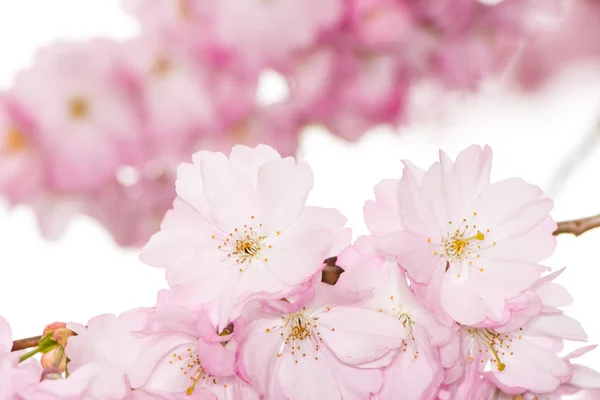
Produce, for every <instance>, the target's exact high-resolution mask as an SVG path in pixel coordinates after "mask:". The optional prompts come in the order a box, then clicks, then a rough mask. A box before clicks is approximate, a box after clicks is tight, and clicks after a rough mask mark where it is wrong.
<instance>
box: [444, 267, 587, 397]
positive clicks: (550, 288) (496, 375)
mask: <svg viewBox="0 0 600 400" xmlns="http://www.w3.org/2000/svg"><path fill="white" fill-rule="evenodd" d="M555 277H556V274H552V275H549V276H548V277H545V278H542V280H540V282H539V283H538V285H537V286H536V287H535V288H534V290H535V292H537V293H539V294H540V295H539V298H540V300H541V302H542V307H541V308H540V307H539V306H535V309H536V310H537V311H539V313H538V314H537V315H535V316H533V317H531V316H529V315H528V314H527V313H524V314H525V315H526V318H523V315H522V314H519V313H517V314H516V315H515V316H514V318H515V319H516V321H512V318H511V320H509V321H508V322H507V323H506V324H504V325H502V326H496V327H494V328H491V327H487V328H476V327H470V326H462V327H461V328H460V335H459V341H460V352H461V354H462V355H459V360H458V361H457V363H456V364H455V365H454V366H453V367H452V369H456V368H458V369H461V368H463V366H464V365H466V369H465V372H464V375H463V381H462V383H460V384H459V386H463V387H462V389H461V390H462V391H464V392H465V393H471V392H472V391H473V390H474V389H473V388H472V385H475V384H476V382H477V380H478V379H479V373H481V372H483V371H484V369H485V367H486V366H487V364H488V363H490V365H491V370H490V372H489V373H486V376H487V379H489V380H490V381H491V382H493V384H494V385H495V386H496V387H498V388H500V389H501V390H502V391H503V392H505V393H512V394H519V393H523V392H525V391H531V392H534V393H546V392H552V391H554V390H556V389H557V388H558V387H559V386H560V385H561V384H564V383H566V382H567V381H569V380H570V379H571V376H572V373H573V370H572V368H571V365H570V363H569V361H568V360H569V359H568V358H560V357H559V356H558V352H559V351H561V350H562V348H563V341H564V340H577V341H582V340H585V339H586V337H587V336H586V334H585V332H584V331H583V328H582V327H581V325H580V324H579V322H577V321H576V320H574V319H572V318H570V317H568V316H567V315H565V314H564V313H563V312H562V311H560V309H558V308H557V307H556V306H557V305H562V304H561V303H565V302H564V300H565V299H564V298H565V296H564V289H563V288H562V287H560V286H559V285H557V284H554V283H552V279H553V278H555ZM546 302H547V303H548V304H545V303H546ZM566 303H568V302H566Z"/></svg>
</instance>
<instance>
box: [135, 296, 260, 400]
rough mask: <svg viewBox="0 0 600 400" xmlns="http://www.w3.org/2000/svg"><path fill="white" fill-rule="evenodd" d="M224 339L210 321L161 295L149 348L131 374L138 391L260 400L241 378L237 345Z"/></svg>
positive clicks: (150, 323) (150, 327)
mask: <svg viewBox="0 0 600 400" xmlns="http://www.w3.org/2000/svg"><path fill="white" fill-rule="evenodd" d="M231 336H232V335H231V334H229V335H223V336H219V335H217V333H216V328H215V327H214V326H213V325H212V323H211V322H210V320H209V319H208V318H207V316H206V315H204V314H202V313H200V314H198V313H195V312H192V311H191V310H187V309H186V308H184V307H181V306H177V305H175V304H172V303H171V302H170V300H169V298H168V293H167V292H166V291H163V292H161V293H160V294H159V300H158V304H157V305H156V308H155V310H154V311H153V313H152V314H151V315H150V317H149V321H148V325H147V329H146V332H145V333H144V337H145V338H146V340H147V341H146V344H145V345H144V347H143V348H142V350H141V352H140V356H139V357H138V358H137V359H136V363H135V364H136V365H135V367H134V369H133V371H132V373H131V374H130V377H131V383H132V386H134V387H143V388H145V389H147V390H154V391H160V392H173V393H179V392H186V393H188V394H192V393H194V392H196V391H208V392H210V393H213V395H215V396H216V397H217V398H219V399H224V400H227V399H230V400H234V399H242V398H243V399H250V400H251V399H258V395H257V394H256V392H255V391H254V390H253V389H252V388H251V387H250V386H249V385H248V384H246V383H245V382H244V381H242V380H241V379H240V378H238V377H237V375H236V373H235V354H236V349H237V343H236V341H235V339H233V338H232V337H231Z"/></svg>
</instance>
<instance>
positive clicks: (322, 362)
mask: <svg viewBox="0 0 600 400" xmlns="http://www.w3.org/2000/svg"><path fill="white" fill-rule="evenodd" d="M314 291H315V294H314V297H313V296H312V295H311V294H306V295H304V296H301V297H300V298H299V299H298V300H297V301H296V302H294V303H288V302H286V301H267V300H263V301H258V302H255V303H251V304H249V305H248V306H247V308H246V309H245V310H244V314H243V317H242V318H243V320H241V321H237V322H236V324H235V325H234V332H235V335H236V338H237V339H238V341H239V343H240V349H239V353H238V363H239V367H240V374H241V376H242V377H245V379H247V380H248V381H249V382H251V383H252V384H253V385H254V387H255V388H256V390H257V391H258V392H259V393H260V394H261V395H263V396H264V397H265V398H272V399H283V398H285V399H290V400H293V399H307V400H308V399H342V398H344V399H347V398H352V399H369V398H370V396H371V395H372V394H374V393H377V392H378V391H379V390H380V388H381V386H382V384H383V374H382V371H381V369H380V368H381V367H384V366H386V365H388V364H389V363H390V362H391V361H392V360H391V358H392V356H393V355H394V354H395V352H396V350H397V349H399V348H400V347H401V346H402V343H403V339H404V338H405V335H406V332H405V329H404V327H403V326H402V324H399V323H398V321H395V320H394V319H393V318H390V317H389V316H388V315H386V314H384V313H380V312H378V311H377V310H374V309H369V308H366V307H364V306H363V305H361V297H360V295H357V294H356V293H354V292H352V291H347V290H344V289H341V288H337V287H334V286H330V285H327V284H325V283H320V282H318V283H316V284H315V286H314Z"/></svg>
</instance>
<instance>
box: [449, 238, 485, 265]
mask: <svg viewBox="0 0 600 400" xmlns="http://www.w3.org/2000/svg"><path fill="white" fill-rule="evenodd" d="M484 239H485V235H484V234H483V233H481V232H480V231H477V233H476V234H475V235H472V236H469V237H465V236H464V233H460V232H456V233H454V234H453V235H452V236H450V237H449V238H448V239H446V240H445V242H444V253H445V254H446V257H448V258H450V259H451V260H459V261H461V260H462V259H463V256H464V253H465V252H466V251H468V250H472V249H473V247H474V244H475V243H476V242H477V241H483V240H484Z"/></svg>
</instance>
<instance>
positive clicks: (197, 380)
mask: <svg viewBox="0 0 600 400" xmlns="http://www.w3.org/2000/svg"><path fill="white" fill-rule="evenodd" d="M203 373H204V368H200V372H198V376H196V379H194V384H193V385H192V386H190V387H189V388H187V390H186V391H185V392H186V393H187V395H188V396H191V395H192V394H193V393H194V390H195V389H196V385H197V384H198V382H200V378H201V377H202V374H203Z"/></svg>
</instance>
